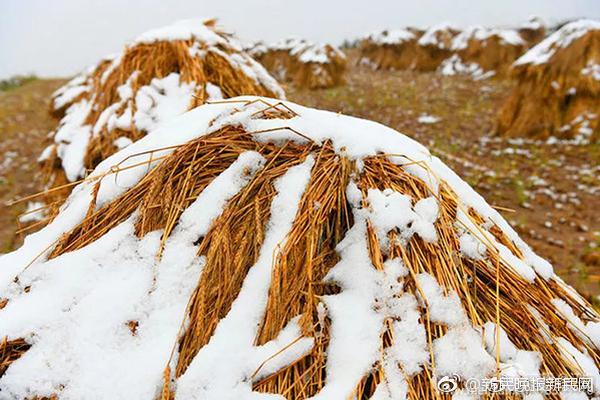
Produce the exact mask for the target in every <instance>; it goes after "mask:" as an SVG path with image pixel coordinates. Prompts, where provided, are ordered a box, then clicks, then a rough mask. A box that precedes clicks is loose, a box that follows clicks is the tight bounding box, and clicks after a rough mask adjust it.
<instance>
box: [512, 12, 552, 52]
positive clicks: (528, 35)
mask: <svg viewBox="0 0 600 400" xmlns="http://www.w3.org/2000/svg"><path fill="white" fill-rule="evenodd" d="M518 30H519V35H521V37H522V38H523V40H525V41H526V42H527V44H528V46H529V47H532V46H535V45H536V44H538V43H539V42H541V41H542V39H544V38H545V37H546V25H545V24H544V21H542V19H541V18H539V17H531V18H529V20H528V21H527V22H526V23H524V24H522V25H521V26H519V27H518Z"/></svg>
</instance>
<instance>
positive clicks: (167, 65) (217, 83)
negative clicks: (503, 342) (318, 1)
mask: <svg viewBox="0 0 600 400" xmlns="http://www.w3.org/2000/svg"><path fill="white" fill-rule="evenodd" d="M243 94H254V95H264V96H272V97H278V98H282V97H284V92H283V90H282V89H281V87H280V86H279V85H278V83H277V82H276V81H275V79H273V78H272V77H271V76H270V75H269V74H268V72H267V71H266V70H265V69H264V68H263V67H262V66H261V65H260V64H259V63H257V62H256V61H255V60H254V59H253V58H252V57H250V56H249V55H248V54H247V53H245V52H244V51H243V50H242V46H241V44H239V43H238V42H237V40H235V39H234V38H233V37H232V36H231V35H229V34H226V33H224V32H223V31H222V30H220V29H218V28H217V27H216V24H215V20H206V21H203V20H189V21H180V22H178V23H175V24H173V25H171V26H167V27H163V28H160V29H156V30H152V31H149V32H146V33H144V34H142V35H141V36H140V37H138V38H137V39H136V40H135V41H134V42H133V43H131V44H130V45H128V46H127V47H126V48H125V49H124V50H123V52H122V53H121V54H118V55H116V56H113V57H111V58H108V59H105V60H103V61H102V62H100V63H99V64H98V65H97V66H95V67H92V68H91V69H89V70H88V71H86V72H85V73H83V74H81V75H79V76H77V77H76V78H74V79H73V80H72V81H70V82H69V83H68V84H67V85H65V86H64V87H62V88H61V89H59V90H58V91H57V92H56V93H55V95H54V99H53V103H52V113H53V114H54V115H55V116H57V117H58V118H62V119H61V121H60V123H59V126H58V128H57V129H56V131H55V132H53V134H52V144H51V145H50V146H48V147H47V148H46V150H45V151H44V153H43V154H42V156H41V157H40V161H41V162H42V163H43V167H44V169H45V175H46V183H47V186H48V187H52V188H58V187H61V185H65V184H67V183H68V182H74V181H77V180H78V179H81V178H82V177H84V175H85V173H86V170H90V169H93V168H94V167H96V166H97V165H98V164H99V162H101V161H102V160H104V159H105V158H107V157H108V156H110V155H111V154H113V153H115V152H116V151H117V150H119V149H121V148H123V147H126V146H128V145H129V144H131V143H132V142H133V141H136V140H138V139H140V138H141V137H142V136H144V135H145V134H146V133H147V132H148V131H150V130H152V129H154V128H155V127H157V126H158V125H160V124H161V123H162V122H164V121H166V120H168V119H170V118H172V117H174V116H177V115H179V114H182V113H184V112H185V111H187V110H189V109H191V108H193V107H196V106H198V105H201V104H203V103H205V102H206V101H207V100H219V99H223V98H229V97H234V96H239V95H243ZM69 192H70V189H69V188H65V189H64V190H57V191H56V192H53V194H52V195H51V196H49V199H48V200H57V199H58V200H60V199H62V198H64V197H65V196H66V194H68V193H69Z"/></svg>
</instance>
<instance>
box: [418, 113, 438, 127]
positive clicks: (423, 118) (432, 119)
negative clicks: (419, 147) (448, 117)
mask: <svg viewBox="0 0 600 400" xmlns="http://www.w3.org/2000/svg"><path fill="white" fill-rule="evenodd" d="M417 122H419V123H420V124H427V125H429V124H435V123H437V122H440V118H439V117H436V116H435V115H430V114H427V113H423V114H421V115H419V118H417Z"/></svg>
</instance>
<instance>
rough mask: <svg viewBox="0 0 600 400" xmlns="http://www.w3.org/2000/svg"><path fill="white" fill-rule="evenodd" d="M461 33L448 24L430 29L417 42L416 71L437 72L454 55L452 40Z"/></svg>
mask: <svg viewBox="0 0 600 400" xmlns="http://www.w3.org/2000/svg"><path fill="white" fill-rule="evenodd" d="M459 32H460V30H459V29H458V28H455V27H453V26H452V25H450V24H448V23H442V24H439V25H435V26H432V27H430V28H429V29H427V30H426V31H425V33H424V34H423V36H421V37H420V38H419V40H418V41H417V57H416V63H415V69H416V70H418V71H435V70H436V69H437V68H438V67H439V66H440V64H441V63H442V61H444V60H445V59H447V58H448V57H450V56H451V55H452V49H451V46H452V40H453V39H454V37H455V36H456V35H457V34H458V33H459Z"/></svg>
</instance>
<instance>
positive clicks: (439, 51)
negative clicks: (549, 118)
mask: <svg viewBox="0 0 600 400" xmlns="http://www.w3.org/2000/svg"><path fill="white" fill-rule="evenodd" d="M544 32H545V28H544V26H543V24H541V22H540V21H539V20H531V21H529V22H528V23H527V24H526V25H524V26H522V27H520V28H518V29H498V28H486V27H481V26H475V27H469V28H467V29H464V30H460V29H459V28H456V27H453V26H452V25H450V24H448V23H442V24H439V25H435V26H432V27H430V28H429V29H427V30H426V31H425V32H423V31H419V30H418V29H414V28H408V29H400V30H392V31H388V30H384V31H381V32H376V33H372V34H370V35H368V36H366V37H364V38H362V39H361V40H360V43H359V47H360V61H361V63H362V64H367V65H371V66H373V67H374V68H377V69H411V70H417V71H435V70H438V71H439V72H441V73H442V74H445V75H471V76H473V77H474V78H477V79H481V78H485V77H489V76H492V75H504V74H505V73H506V72H507V70H508V69H509V67H510V65H511V64H512V63H513V62H514V61H515V60H516V59H517V58H518V57H519V56H520V55H521V54H523V52H524V51H525V50H526V49H527V48H528V47H529V46H530V45H532V44H534V43H535V41H537V40H539V39H540V35H543V34H544Z"/></svg>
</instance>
